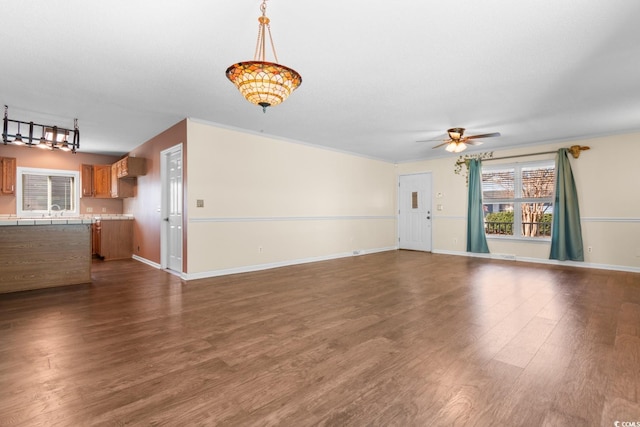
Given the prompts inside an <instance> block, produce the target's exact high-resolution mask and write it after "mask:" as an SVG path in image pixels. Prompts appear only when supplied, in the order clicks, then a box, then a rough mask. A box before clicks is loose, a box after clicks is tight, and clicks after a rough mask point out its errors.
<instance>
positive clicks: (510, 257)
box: [432, 249, 640, 273]
mask: <svg viewBox="0 0 640 427" xmlns="http://www.w3.org/2000/svg"><path fill="white" fill-rule="evenodd" d="M432 252H433V253H434V254H443V255H459V256H467V257H474V258H490V259H501V260H510V261H521V262H529V263H535V264H547V265H567V266H571V267H580V268H595V269H598V270H613V271H626V272H629V273H640V267H631V266H626V265H613V264H597V263H591V262H577V261H558V260H557V259H543V258H530V257H519V256H514V255H511V254H477V253H472V252H460V251H449V250H438V249H434V250H433V251H432Z"/></svg>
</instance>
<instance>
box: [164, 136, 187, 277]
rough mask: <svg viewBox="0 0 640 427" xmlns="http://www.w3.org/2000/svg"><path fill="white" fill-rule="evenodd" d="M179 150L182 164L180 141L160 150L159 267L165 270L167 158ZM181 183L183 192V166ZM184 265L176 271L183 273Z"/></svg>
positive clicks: (167, 231) (167, 229)
mask: <svg viewBox="0 0 640 427" xmlns="http://www.w3.org/2000/svg"><path fill="white" fill-rule="evenodd" d="M176 151H179V152H180V159H181V163H182V164H183V165H184V157H183V154H184V151H183V150H182V143H179V144H176V145H174V146H172V147H169V148H167V149H165V150H162V151H160V194H161V196H160V268H161V269H163V270H167V269H168V268H169V248H168V242H169V223H168V222H167V221H165V220H164V219H165V218H167V217H168V216H169V194H168V191H169V173H168V170H167V159H168V157H169V155H171V154H173V153H174V152H176ZM182 183H183V194H184V168H183V169H182ZM184 214H185V210H184V199H183V200H182V215H183V217H182V223H183V224H182V225H183V226H182V233H183V235H182V241H183V245H182V259H183V260H184V250H185V245H184ZM183 270H184V265H183V266H182V267H181V268H180V271H179V272H177V273H184V271H183Z"/></svg>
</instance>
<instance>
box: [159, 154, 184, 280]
mask: <svg viewBox="0 0 640 427" xmlns="http://www.w3.org/2000/svg"><path fill="white" fill-rule="evenodd" d="M161 157H162V184H163V192H162V194H163V209H162V211H163V214H162V216H163V230H162V235H163V236H164V238H163V239H162V258H163V260H162V267H163V268H168V269H169V270H174V271H177V272H182V211H183V209H182V203H183V201H182V172H183V169H182V145H178V146H175V147H172V148H170V149H168V150H164V151H163V152H162V153H161Z"/></svg>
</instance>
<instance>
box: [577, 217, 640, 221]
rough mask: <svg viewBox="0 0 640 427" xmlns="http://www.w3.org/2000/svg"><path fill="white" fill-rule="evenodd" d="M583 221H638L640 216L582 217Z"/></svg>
mask: <svg viewBox="0 0 640 427" xmlns="http://www.w3.org/2000/svg"><path fill="white" fill-rule="evenodd" d="M580 220H581V221H583V222H640V218H617V217H588V216H587V217H582V218H580Z"/></svg>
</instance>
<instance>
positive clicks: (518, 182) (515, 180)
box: [482, 160, 555, 240]
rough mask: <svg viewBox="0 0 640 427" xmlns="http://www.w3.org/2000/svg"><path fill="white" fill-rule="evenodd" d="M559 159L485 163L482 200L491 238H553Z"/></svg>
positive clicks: (486, 231)
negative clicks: (555, 189)
mask: <svg viewBox="0 0 640 427" xmlns="http://www.w3.org/2000/svg"><path fill="white" fill-rule="evenodd" d="M554 186H555V162H554V161H553V160H549V161H544V162H527V163H518V164H510V165H499V166H493V167H491V166H490V167H485V166H483V167H482V202H483V206H482V207H483V210H484V226H485V233H486V235H487V237H488V238H491V237H496V238H519V239H527V240H549V239H550V238H551V221H552V219H553V196H554Z"/></svg>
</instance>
